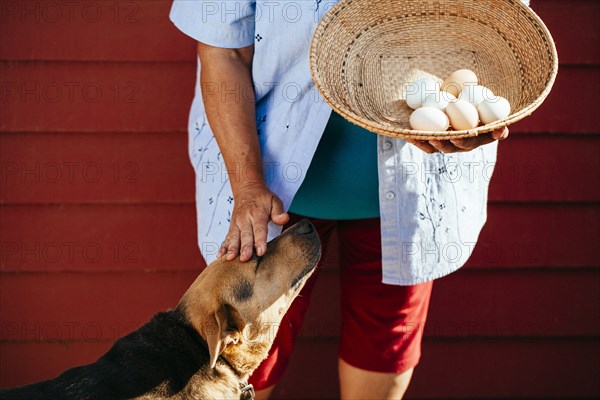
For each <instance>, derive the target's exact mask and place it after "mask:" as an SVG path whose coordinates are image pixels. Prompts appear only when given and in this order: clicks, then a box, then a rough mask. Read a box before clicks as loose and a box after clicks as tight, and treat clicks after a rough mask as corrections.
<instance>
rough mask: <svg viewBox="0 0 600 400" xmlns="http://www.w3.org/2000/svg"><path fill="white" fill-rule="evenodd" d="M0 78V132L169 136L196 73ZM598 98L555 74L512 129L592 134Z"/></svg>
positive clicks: (5, 68) (126, 70)
mask: <svg viewBox="0 0 600 400" xmlns="http://www.w3.org/2000/svg"><path fill="white" fill-rule="evenodd" d="M0 75H1V76H2V107H1V108H0V132H28V131H29V132H31V131H42V132H103V131H112V132H174V131H185V130H186V129H187V114H188V111H189V108H190V104H191V100H192V96H193V91H194V85H195V75H196V72H195V64H193V63H177V64H172V63H152V64H143V63H125V64H123V63H111V62H107V63H60V62H0ZM280 87H285V85H280ZM598 92H600V68H598V67H581V66H579V67H563V68H562V69H561V71H560V72H559V75H558V78H557V81H556V83H555V87H554V88H553V90H552V92H551V94H550V96H549V97H548V99H547V100H546V101H545V103H544V104H543V105H542V106H541V107H540V108H539V109H538V110H537V111H536V112H534V113H533V114H532V115H531V116H530V117H528V118H526V119H524V120H522V121H520V122H518V123H516V124H514V125H513V126H512V130H513V132H520V133H544V135H546V134H548V133H574V134H590V133H591V134H594V133H599V132H600V114H598V113H597V112H596V106H595V103H594V102H593V101H590V100H589V99H593V98H594V96H596V94H597V93H598ZM239 96H245V92H244V91H243V90H241V91H240V93H239ZM240 98H241V97H240ZM565 99H568V101H565Z"/></svg>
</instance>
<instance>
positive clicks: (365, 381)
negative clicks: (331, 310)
mask: <svg viewBox="0 0 600 400" xmlns="http://www.w3.org/2000/svg"><path fill="white" fill-rule="evenodd" d="M338 235H339V238H340V245H339V250H340V264H341V267H342V271H341V294H342V302H341V304H342V310H341V315H342V329H341V335H340V350H339V357H340V363H339V373H340V391H341V396H342V399H399V398H402V396H403V395H404V392H405V391H406V389H407V388H408V385H409V383H410V379H411V376H412V373H413V369H414V367H415V366H416V365H417V364H418V362H419V359H420V356H421V339H422V337H423V328H424V325H425V320H426V317H427V310H428V307H429V299H430V295H431V288H432V283H433V282H432V281H430V282H426V283H422V284H419V285H413V286H395V285H386V284H383V283H382V282H381V280H382V272H381V237H380V222H379V219H378V218H370V219H363V220H349V221H339V222H338Z"/></svg>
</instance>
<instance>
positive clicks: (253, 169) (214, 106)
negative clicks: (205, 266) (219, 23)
mask: <svg viewBox="0 0 600 400" xmlns="http://www.w3.org/2000/svg"><path fill="white" fill-rule="evenodd" d="M253 55H254V46H253V45H252V46H248V47H245V48H241V49H225V48H220V47H213V46H209V45H207V44H204V43H200V42H199V43H198V56H199V57H200V63H201V69H200V71H201V72H200V85H201V87H202V89H203V90H202V95H203V101H204V107H205V110H206V117H207V119H208V123H209V124H210V127H211V129H212V131H213V133H214V135H215V139H216V140H217V144H218V145H219V149H220V150H221V155H222V156H223V160H224V161H225V166H226V168H227V171H228V174H229V181H230V184H231V189H232V192H233V198H234V207H233V213H232V216H231V225H230V227H229V232H228V234H227V237H226V238H225V240H224V242H223V244H222V246H221V248H220V249H219V252H218V253H217V258H219V257H222V256H223V255H225V254H226V255H227V256H226V259H227V260H232V259H234V258H235V257H237V255H238V254H240V260H242V261H246V260H248V259H250V258H251V257H252V250H253V248H256V253H257V255H259V256H262V255H263V254H264V253H265V251H266V247H267V224H268V222H269V220H273V222H275V223H276V224H278V225H284V224H285V223H286V222H287V221H288V220H289V216H288V215H287V213H284V212H283V204H282V202H281V200H280V199H279V198H278V197H277V196H276V195H275V194H273V193H272V192H271V191H270V190H269V188H268V187H267V185H266V182H265V180H264V177H263V169H262V157H261V154H260V145H259V142H258V135H257V132H256V103H255V96H254V91H253V85H252V58H253Z"/></svg>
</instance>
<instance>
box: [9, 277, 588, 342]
mask: <svg viewBox="0 0 600 400" xmlns="http://www.w3.org/2000/svg"><path fill="white" fill-rule="evenodd" d="M197 274H198V272H197V271H182V272H177V273H119V274H114V273H113V274H111V273H97V274H93V273H86V274H81V273H79V274H78V273H59V274H9V275H7V274H4V275H2V278H1V279H0V288H1V289H2V290H1V292H0V299H1V302H0V314H1V323H0V327H1V331H0V340H1V341H3V342H63V341H64V342H98V341H114V340H116V339H117V338H118V337H121V336H122V335H124V334H127V333H129V332H130V331H132V330H134V329H136V328H137V327H139V326H141V325H142V324H143V323H145V322H146V321H147V320H148V319H149V318H150V317H151V316H152V315H153V314H155V313H156V312H159V311H162V310H166V309H168V308H171V307H174V306H175V305H176V304H177V302H178V301H179V299H180V298H181V296H182V295H183V293H184V292H185V291H186V290H187V288H188V287H189V285H190V284H191V283H192V282H193V280H194V279H195V277H196V276H197ZM598 279H599V273H598V271H597V270H596V271H581V270H579V271H565V270H561V271H541V270H537V271H532V270H527V271H494V272H474V271H468V270H463V271H459V272H456V273H454V274H452V275H450V276H448V277H446V278H442V279H440V280H438V281H436V282H435V283H434V288H433V294H432V300H431V304H430V313H429V318H428V321H427V323H426V324H425V327H424V329H425V330H424V332H425V335H426V336H427V337H433V338H444V337H453V338H488V339H489V338H495V337H551V336H564V337H581V336H588V337H593V336H597V335H599V334H600V322H599V321H598V319H597V318H592V317H591V316H595V315H598V314H600V290H599V288H598V285H597V282H598ZM337 281H338V274H337V272H336V271H323V272H322V273H321V274H320V276H319V278H318V281H317V285H316V287H315V291H314V293H313V296H312V297H311V304H312V306H311V307H310V308H309V311H308V315H307V319H306V322H305V324H304V326H303V333H302V336H304V337H312V338H336V337H337V336H338V333H339V310H338V307H339V286H338V283H337ZM419 329H423V327H422V326H421V327H419Z"/></svg>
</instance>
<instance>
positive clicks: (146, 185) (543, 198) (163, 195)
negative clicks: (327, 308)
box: [0, 132, 600, 204]
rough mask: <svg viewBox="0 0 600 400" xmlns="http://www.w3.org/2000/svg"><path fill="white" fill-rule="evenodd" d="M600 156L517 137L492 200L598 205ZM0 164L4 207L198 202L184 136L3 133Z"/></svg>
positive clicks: (584, 139)
mask: <svg viewBox="0 0 600 400" xmlns="http://www.w3.org/2000/svg"><path fill="white" fill-rule="evenodd" d="M599 153H600V136H565V135H563V136H548V137H545V138H541V137H534V136H524V135H514V136H512V137H511V138H510V140H507V141H505V142H503V143H502V145H501V146H500V149H499V159H498V163H497V164H496V167H495V171H494V174H493V176H492V182H491V187H490V196H489V199H490V201H491V202H525V201H535V202H597V201H599V200H600V185H594V184H591V182H600V160H599V159H598V154H599ZM0 159H1V160H2V162H1V163H0V203H3V204H20V203H28V204H39V203H41V204H49V203H52V204H55V203H64V204H69V203H131V202H136V203H138V202H139V203H157V202H178V203H183V202H187V203H189V202H193V201H194V176H193V175H194V174H193V169H192V167H191V164H190V163H189V159H188V153H187V134H185V133H183V132H179V133H161V132H157V133H152V134H138V133H102V134H98V133H94V132H90V133H65V132H63V133H45V132H38V133H31V132H29V133H27V132H21V133H4V134H0ZM482 171H487V170H482ZM485 174H486V175H485V176H484V178H485V179H489V176H488V175H487V172H485ZM462 179H470V178H469V175H468V174H464V176H463V177H462Z"/></svg>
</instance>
